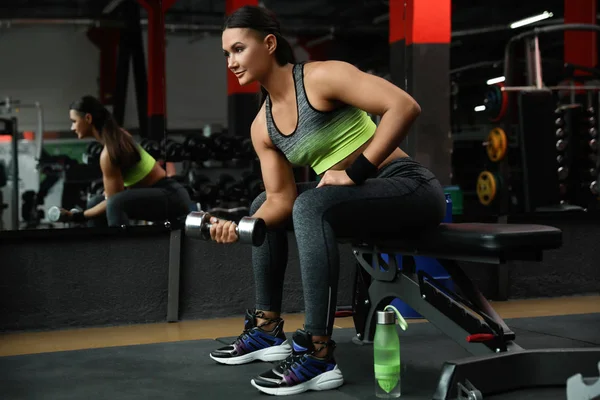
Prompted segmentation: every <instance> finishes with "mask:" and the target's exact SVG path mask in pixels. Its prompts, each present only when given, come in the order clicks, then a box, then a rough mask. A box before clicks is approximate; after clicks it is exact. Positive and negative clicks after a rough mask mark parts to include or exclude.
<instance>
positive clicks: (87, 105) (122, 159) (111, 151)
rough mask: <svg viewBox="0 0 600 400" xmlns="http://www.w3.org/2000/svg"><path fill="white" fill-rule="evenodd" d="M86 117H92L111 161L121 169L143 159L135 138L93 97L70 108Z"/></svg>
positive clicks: (84, 97) (79, 101)
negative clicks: (87, 115)
mask: <svg viewBox="0 0 600 400" xmlns="http://www.w3.org/2000/svg"><path fill="white" fill-rule="evenodd" d="M69 109H70V110H74V111H77V113H78V114H79V115H80V116H82V117H84V116H85V115H86V114H90V115H91V116H92V125H93V126H94V127H95V128H96V130H98V133H100V138H101V139H102V141H103V142H104V143H103V144H104V145H105V146H106V150H107V151H108V156H109V157H110V161H111V162H112V163H113V164H114V165H116V166H118V167H119V168H128V167H130V166H132V165H133V164H135V163H136V162H138V161H139V160H140V159H141V156H140V153H139V152H138V150H137V146H136V143H135V141H134V140H133V138H132V137H131V136H129V135H127V134H125V133H124V132H123V131H122V130H121V127H120V126H119V124H118V123H117V121H116V120H115V118H114V117H113V115H112V114H111V113H110V112H109V111H108V110H107V109H106V108H105V107H104V105H102V103H100V101H99V100H98V99H96V98H95V97H93V96H83V97H82V98H81V99H79V100H77V101H74V102H73V103H71V105H70V106H69Z"/></svg>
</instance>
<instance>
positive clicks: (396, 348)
mask: <svg viewBox="0 0 600 400" xmlns="http://www.w3.org/2000/svg"><path fill="white" fill-rule="evenodd" d="M396 315H398V321H399V325H400V327H401V328H402V329H404V330H406V327H407V325H406V321H404V318H402V316H401V315H400V313H399V312H398V310H396V308H395V307H394V306H392V305H388V306H386V307H385V309H384V310H383V311H378V312H377V326H376V327H375V337H374V339H373V351H374V354H373V359H374V362H375V363H374V364H375V396H377V397H378V398H381V399H393V398H397V397H400V395H401V394H402V392H401V375H400V338H399V337H398V333H397V331H396Z"/></svg>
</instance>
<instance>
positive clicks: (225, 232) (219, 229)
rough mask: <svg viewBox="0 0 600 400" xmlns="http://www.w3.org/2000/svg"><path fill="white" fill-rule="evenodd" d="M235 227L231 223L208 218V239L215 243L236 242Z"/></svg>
mask: <svg viewBox="0 0 600 400" xmlns="http://www.w3.org/2000/svg"><path fill="white" fill-rule="evenodd" d="M236 227H237V225H236V224H235V223H234V222H233V221H227V220H224V219H219V218H216V217H210V237H211V238H212V240H214V241H215V242H217V243H235V242H237V241H238V235H237V233H236V229H235V228H236Z"/></svg>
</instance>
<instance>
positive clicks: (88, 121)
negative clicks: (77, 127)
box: [85, 113, 92, 124]
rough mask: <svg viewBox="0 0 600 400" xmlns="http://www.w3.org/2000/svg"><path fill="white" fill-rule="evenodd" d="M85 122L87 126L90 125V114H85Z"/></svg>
mask: <svg viewBox="0 0 600 400" xmlns="http://www.w3.org/2000/svg"><path fill="white" fill-rule="evenodd" d="M85 122H87V123H88V124H91V123H92V114H90V113H87V114H85Z"/></svg>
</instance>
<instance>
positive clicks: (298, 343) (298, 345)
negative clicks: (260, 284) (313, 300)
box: [251, 329, 344, 396]
mask: <svg viewBox="0 0 600 400" xmlns="http://www.w3.org/2000/svg"><path fill="white" fill-rule="evenodd" d="M292 339H293V340H292V343H293V352H292V354H291V355H290V356H289V357H288V358H287V359H285V360H284V361H282V362H281V363H279V364H278V365H277V366H275V368H273V369H270V370H269V371H267V372H265V373H263V374H261V375H259V376H257V377H255V378H254V379H252V381H251V383H252V386H254V387H255V388H257V389H258V390H260V391H261V392H263V393H267V394H271V395H276V396H285V395H291V394H298V393H302V392H306V391H307V390H317V391H319V390H329V389H335V388H338V387H340V386H342V385H343V384H344V377H343V376H342V371H341V370H340V369H339V368H338V366H337V363H336V362H335V359H334V357H333V350H334V349H335V342H334V341H329V342H328V343H324V342H320V343H319V344H321V345H323V346H325V347H328V351H327V356H325V357H324V358H320V357H315V356H314V355H313V354H314V353H315V352H317V351H319V350H320V349H322V347H321V348H319V350H316V349H315V344H314V343H313V341H312V336H311V335H310V334H309V333H307V332H305V331H303V330H301V329H299V330H297V331H296V333H294V336H293V338H292Z"/></svg>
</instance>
